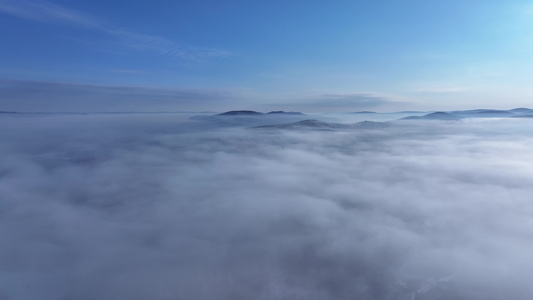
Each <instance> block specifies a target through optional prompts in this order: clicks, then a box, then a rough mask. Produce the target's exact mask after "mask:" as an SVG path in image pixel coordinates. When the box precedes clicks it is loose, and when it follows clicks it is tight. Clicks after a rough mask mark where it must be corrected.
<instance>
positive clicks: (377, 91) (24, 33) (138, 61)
mask: <svg viewBox="0 0 533 300" xmlns="http://www.w3.org/2000/svg"><path fill="white" fill-rule="evenodd" d="M0 38H1V41H2V43H1V46H0V110H4V111H6V110H19V111H115V110H122V111H138V110H143V111H155V110H169V111H179V110H230V109H255V110H262V111H263V110H271V109H292V110H301V111H357V110H375V111H393V110H412V109H420V110H433V109H448V108H449V109H461V108H513V107H517V106H530V107H531V106H533V103H532V100H533V85H532V84H531V83H533V75H532V74H533V71H531V70H533V4H532V3H531V2H530V1H525V0H506V1H503V0H497V1H496V0H448V1H433V0H405V1H402V0H381V1H379V0H378V1H370V0H367V1H361V0H352V1H348V0H329V1H318V0H307V1H303V0H301V1H300V0H269V1H264V0H263V1H256V0H248V1H244V0H242V1H239V0H233V1H227V0H216V1H215V0H195V1H188V0H182V1H161V0H151V1H131V0H130V1H123V0H116V1H109V0H106V1H104V0H89V1H74V0H62V1H57V0H56V1H38V0H35V1H31V0H0ZM529 103H532V104H531V105H528V104H529Z"/></svg>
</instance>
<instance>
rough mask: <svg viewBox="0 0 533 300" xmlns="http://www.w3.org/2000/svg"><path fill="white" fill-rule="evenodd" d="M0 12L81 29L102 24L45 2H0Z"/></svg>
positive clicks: (8, 0) (17, 0)
mask: <svg viewBox="0 0 533 300" xmlns="http://www.w3.org/2000/svg"><path fill="white" fill-rule="evenodd" d="M0 10H1V11H3V12H5V13H8V14H11V15H14V16H17V17H19V18H24V19H28V20H32V21H37V22H64V23H70V24H71V25H77V26H83V27H102V23H101V22H100V21H98V20H97V19H94V18H92V17H90V16H88V15H86V14H83V13H81V12H78V11H74V10H72V9H68V8H66V7H63V6H59V5H57V4H54V3H50V2H47V1H28V0H16V1H14V0H0Z"/></svg>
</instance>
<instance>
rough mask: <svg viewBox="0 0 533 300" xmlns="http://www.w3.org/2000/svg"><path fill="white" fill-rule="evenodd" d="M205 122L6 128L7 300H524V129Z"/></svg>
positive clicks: (519, 122)
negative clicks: (314, 126) (263, 126)
mask: <svg viewBox="0 0 533 300" xmlns="http://www.w3.org/2000/svg"><path fill="white" fill-rule="evenodd" d="M329 117H331V116H329ZM207 123H208V122H207ZM216 126H217V124H214V123H213V124H211V123H209V124H206V122H202V121H187V120H186V118H185V117H184V116H182V115H173V114H161V115H148V114H147V115H143V114H131V115H113V114H109V115H42V116H40V115H35V116H32V115H28V116H0V128H1V129H0V140H1V142H0V155H1V159H0V241H1V242H0V243H1V244H0V299H2V300H7V299H9V300H19V299H24V300H26V299H28V300H29V299H41V300H56V299H60V300H70V299H77V300H116V299H129V300H137V299H138V300H141V299H143V300H144V299H165V300H170V299H173V300H174V299H183V300H191V299H198V300H203V299H205V300H212V299H223V300H240V299H242V300H250V299H257V300H260V299H291V300H294V299H302V300H313V299H316V300H318V299H320V300H323V299H332V300H333V299H335V300H337V299H357V300H364V299H380V300H381V299H383V300H385V299H386V300H396V299H398V300H407V299H409V300H411V299H416V300H421V299H454V300H457V299H468V300H473V299H474V300H477V299H479V300H487V299H532V298H533V286H532V285H531V283H530V281H531V276H532V275H533V252H531V249H533V217H532V216H533V202H532V199H533V151H532V149H533V131H532V130H531V128H532V126H533V120H531V119H476V120H468V119H467V120H463V121H400V122H394V123H393V125H392V126H390V127H388V128H385V129H375V130H338V131H335V130H327V131H313V130H303V131H298V130H282V129H271V130H262V129H250V128H244V127H242V128H241V127H238V128H236V127H225V128H218V129H217V128H216Z"/></svg>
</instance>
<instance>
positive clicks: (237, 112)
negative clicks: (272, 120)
mask: <svg viewBox="0 0 533 300" xmlns="http://www.w3.org/2000/svg"><path fill="white" fill-rule="evenodd" d="M260 115H303V114H302V113H301V112H295V111H288V112H286V111H282V110H277V111H271V112H268V113H261V112H257V111H253V110H230V111H227V112H225V113H221V114H217V116H260Z"/></svg>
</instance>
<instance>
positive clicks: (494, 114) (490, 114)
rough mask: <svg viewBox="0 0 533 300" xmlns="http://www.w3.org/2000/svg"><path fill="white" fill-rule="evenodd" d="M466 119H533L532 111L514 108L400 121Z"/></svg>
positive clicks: (456, 111) (452, 112)
mask: <svg viewBox="0 0 533 300" xmlns="http://www.w3.org/2000/svg"><path fill="white" fill-rule="evenodd" d="M466 118H533V109H530V108H514V109H510V110H496V109H472V110H455V111H437V112H432V113H429V114H426V115H423V116H410V117H405V118H402V119H401V120H461V119H466Z"/></svg>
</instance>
